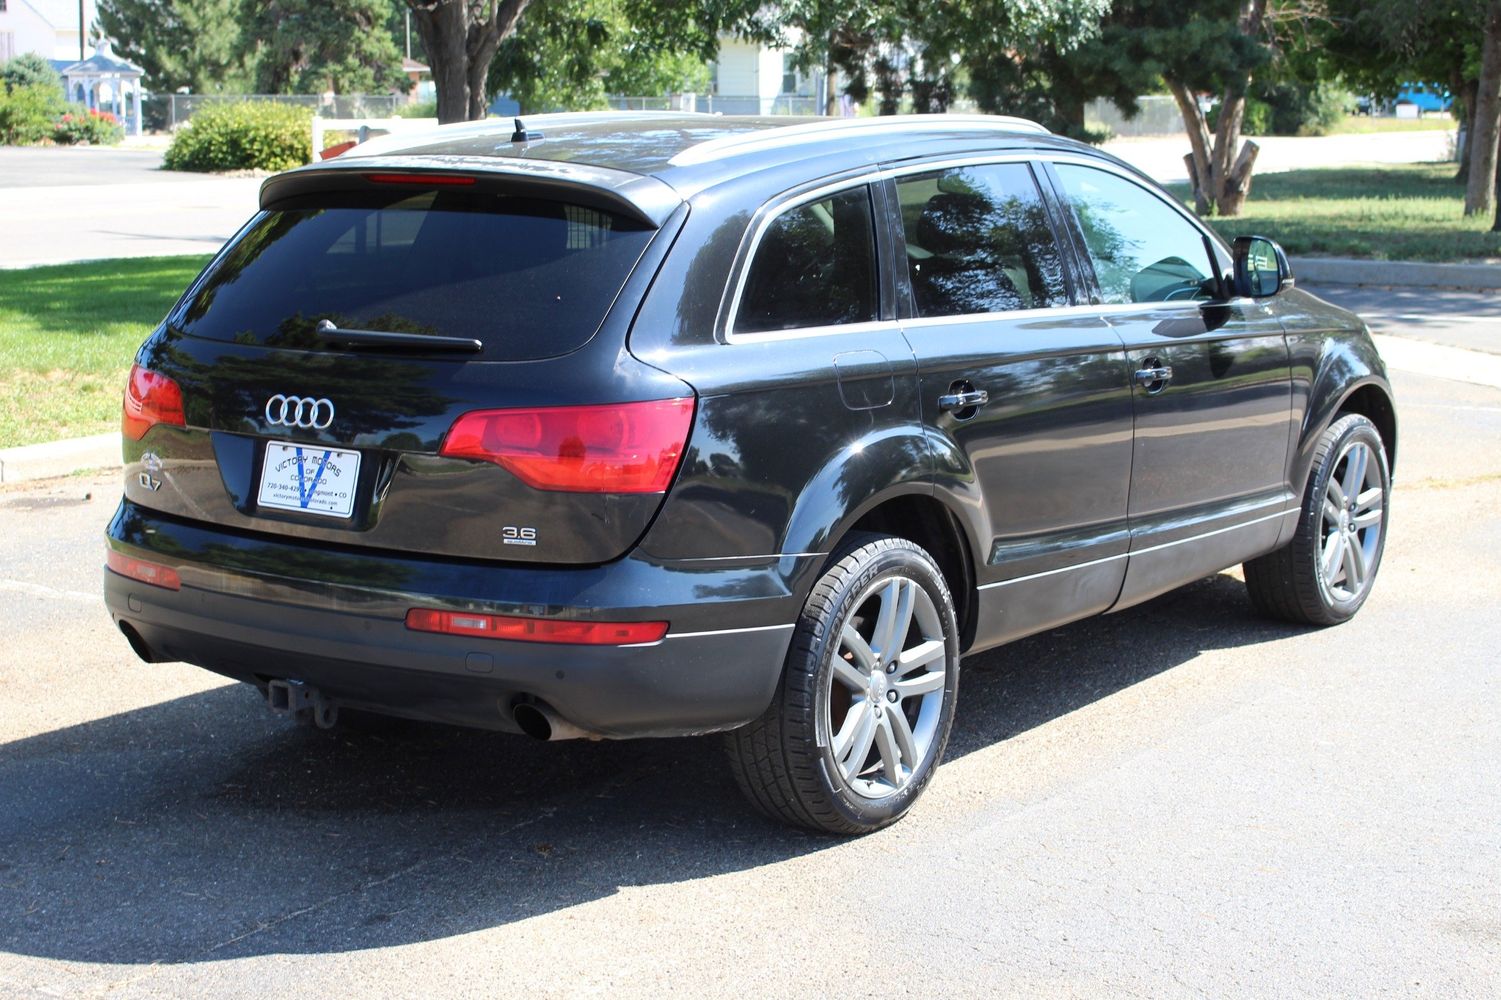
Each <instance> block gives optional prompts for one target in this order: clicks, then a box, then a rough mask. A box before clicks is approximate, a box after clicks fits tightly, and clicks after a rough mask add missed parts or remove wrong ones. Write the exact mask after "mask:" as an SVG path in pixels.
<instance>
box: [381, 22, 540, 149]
mask: <svg viewBox="0 0 1501 1000" xmlns="http://www.w3.org/2000/svg"><path fill="white" fill-rule="evenodd" d="M529 2H530V0H485V2H484V3H483V4H482V5H478V10H476V11H472V10H471V0H407V6H408V7H410V8H411V10H412V19H413V20H414V21H415V22H416V23H417V33H418V34H419V35H421V36H422V45H423V48H424V49H425V50H426V52H427V61H428V65H429V66H430V67H431V68H432V71H433V85H434V87H436V89H437V91H438V122H439V123H440V124H444V125H446V124H448V123H449V122H461V121H468V120H472V119H479V118H483V117H485V114H486V111H487V104H488V102H487V101H486V100H485V77H486V76H488V75H489V72H490V62H491V60H493V59H494V58H495V53H496V51H497V50H498V49H499V48H500V43H501V42H502V41H504V40H505V39H506V37H507V36H509V35H510V34H511V32H513V31H515V30H516V22H517V21H519V20H520V19H521V14H522V12H523V11H525V10H526V7H527V4H528V3H529ZM472 14H479V15H483V20H471V16H472Z"/></svg>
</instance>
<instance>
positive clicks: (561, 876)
mask: <svg viewBox="0 0 1501 1000" xmlns="http://www.w3.org/2000/svg"><path fill="white" fill-rule="evenodd" d="M1295 631H1296V630H1295V629H1292V628H1291V627H1289V626H1284V625H1277V624H1273V623H1268V622H1265V621H1262V620H1259V619H1257V618H1255V617H1254V616H1253V614H1252V612H1251V610H1250V607H1249V605H1248V603H1247V601H1246V599H1245V595H1244V590H1243V588H1242V587H1241V585H1240V583H1239V582H1238V581H1236V580H1234V579H1232V578H1230V577H1228V576H1223V575H1222V576H1217V577H1211V578H1209V579H1206V580H1203V581H1200V582H1198V583H1196V584H1193V585H1191V586H1189V587H1187V588H1184V589H1183V590H1181V591H1178V592H1176V593H1173V594H1170V595H1168V596H1166V597H1164V598H1159V599H1158V600H1156V601H1154V602H1151V603H1149V604H1146V605H1143V606H1142V607H1140V608H1136V609H1133V610H1130V611H1127V612H1124V613H1122V614H1119V615H1115V616H1110V617H1107V618H1099V619H1093V620H1090V621H1088V622H1084V623H1081V624H1078V625H1074V626H1070V627H1067V628H1063V629H1057V630H1054V631H1051V632H1049V633H1047V634H1045V635H1042V636H1038V637H1035V638H1033V639H1029V640H1025V641H1022V642H1019V643H1015V644H1012V645H1010V646H1008V647H1005V648H1004V649H1002V650H999V651H995V652H992V653H989V654H985V655H983V656H977V657H974V658H972V659H971V660H970V661H966V664H965V676H964V681H963V684H962V685H961V691H962V696H961V699H960V708H959V712H958V715H957V718H956V727H955V731H954V735H953V738H952V741H951V749H950V756H951V757H954V756H962V755H964V754H968V753H973V752H976V751H979V750H983V749H985V748H988V747H992V746H994V745H996V744H997V743H1000V742H1003V741H1005V740H1007V739H1008V738H1010V737H1011V736H1013V735H1016V734H1018V733H1021V732H1025V731H1027V730H1029V729H1032V728H1034V727H1036V726H1040V725H1043V724H1045V723H1047V722H1049V721H1051V720H1053V719H1057V718H1059V717H1061V716H1064V715H1067V714H1068V713H1069V712H1072V711H1074V710H1075V709H1078V708H1080V707H1082V706H1084V705H1088V704H1090V703H1091V702H1094V701H1096V700H1099V699H1101V698H1106V697H1109V696H1110V695H1112V694H1114V693H1115V692H1117V691H1120V690H1122V689H1124V688H1127V687H1130V686H1131V685H1133V684H1136V683H1138V682H1140V681H1142V680H1145V679H1147V678H1149V677H1151V676H1154V675H1155V674H1158V673H1161V672H1162V671H1164V670H1168V669H1171V668H1172V667H1174V666H1176V665H1178V664H1180V663H1183V662H1185V661H1186V660H1189V659H1192V658H1194V657H1196V656H1198V655H1199V654H1200V653H1201V652H1203V651H1204V650H1206V649H1214V648H1220V647H1224V646H1246V645H1254V644H1256V643H1260V642H1267V641H1271V640H1274V639H1279V638H1283V637H1285V636H1288V635H1290V634H1293V633H1294V632H1295ZM140 669H141V677H142V679H143V682H149V678H150V672H151V671H152V670H153V669H162V668H152V667H147V666H142V667H141V668H140ZM259 702H260V699H259V697H258V696H257V695H256V694H255V692H254V691H253V690H251V689H249V688H248V687H246V686H244V685H229V686H225V687H219V688H214V689H211V690H208V691H206V692H204V693H201V694H194V695H189V696H186V697H180V698H175V699H172V700H169V701H165V702H161V703H159V704H155V705H152V706H150V707H148V708H143V709H140V710H137V711H132V712H126V713H122V714H120V715H114V716H110V717H107V718H103V719H99V720H97V721H93V722H88V723H85V724H82V725H77V726H72V727H68V728H64V729H58V730H54V731H51V732H47V733H43V734H41V735H38V736H34V737H31V738H28V739H24V740H18V741H15V742H12V743H8V744H5V745H3V746H0V790H3V792H0V794H3V805H4V808H3V810H0V906H3V907H4V910H3V912H4V914H5V916H4V918H3V919H0V950H3V951H6V952H9V953H14V954H23V955H30V956H37V957H44V958H49V959H59V960H65V961H78V962H94V963H110V964H123V965H140V964H147V963H164V964H174V963H193V962H205V961H217V960H221V959H229V958H237V957H244V956H247V955H263V954H284V953H293V954H316V953H330V952H344V951H352V950H359V949H368V948H378V947H383V946H387V945H400V944H409V943H413V942H419V941H427V940H434V939H440V938H446V937H450V936H454V935H459V934H463V933H467V932H470V931H474V930H479V929H485V928H490V927H495V926H499V925H503V924H506V923H509V922H513V921H517V920H523V919H525V918H527V917H531V916H535V915H539V914H544V913H549V912H553V911H556V910H560V909H564V908H567V907H571V906H574V905H577V904H580V903H585V902H588V901H591V900H595V899H600V898H603V897H608V896H610V895H612V894H614V893H617V892H620V891H621V890H622V889H623V888H626V887H631V886H640V885H655V884H665V883H675V882H681V881H686V880H692V879H698V878H703V877H705V876H712V875H719V874H725V873H729V872H736V871H743V870H749V869H753V868H757V867H760V866H763V865H769V864H775V863H777V862H781V861H785V860H788V859H791V858H796V857H799V856H802V855H806V854H809V853H812V852H816V851H820V850H824V849H827V848H830V847H833V846H835V845H837V844H839V843H840V841H839V840H836V839H833V838H828V837H822V836H816V835H812V834H808V833H803V832H799V831H796V830H791V829H787V828H785V827H782V826H779V825H777V824H774V823H771V822H769V821H766V820H763V819H761V818H760V817H759V816H757V815H756V814H754V813H752V812H751V811H750V809H749V808H748V807H747V806H746V805H744V804H743V803H742V801H741V799H740V797H739V794H738V792H737V791H736V789H735V788H734V785H733V782H732V781H731V780H730V778H729V776H728V773H727V768H726V767H725V765H724V761H723V759H722V754H721V751H720V747H719V742H718V740H717V739H715V738H713V737H702V738H693V739H684V740H655V741H653V740H642V741H634V742H621V743H587V742H571V743H557V744H539V743H534V742H532V741H529V740H527V739H525V738H524V737H514V736H506V735H502V734H493V733H484V732H477V731H470V730H460V729H451V728H445V727H440V726H430V725H422V724H416V723H400V722H393V723H389V724H382V725H375V726H370V727H359V728H341V729H338V730H334V731H331V732H323V731H319V730H315V729H307V728H298V727H295V726H292V725H290V724H287V723H283V722H281V721H280V720H277V719H274V718H272V717H270V716H269V714H268V713H266V712H265V710H264V709H263V708H261V707H259ZM919 808H920V807H919Z"/></svg>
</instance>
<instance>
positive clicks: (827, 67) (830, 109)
mask: <svg viewBox="0 0 1501 1000" xmlns="http://www.w3.org/2000/svg"><path fill="white" fill-rule="evenodd" d="M836 71H837V67H836V66H835V65H834V33H833V32H830V33H829V57H828V58H827V59H825V60H824V61H823V113H824V114H826V115H829V116H830V117H832V116H834V115H836V114H838V113H839V87H838V86H837V85H836V83H835V82H834V73H835V72H836Z"/></svg>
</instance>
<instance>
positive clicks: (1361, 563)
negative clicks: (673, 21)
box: [105, 115, 1396, 833]
mask: <svg viewBox="0 0 1501 1000" xmlns="http://www.w3.org/2000/svg"><path fill="white" fill-rule="evenodd" d="M123 429H124V445H125V461H126V480H125V496H124V499H123V500H122V502H121V504H120V508H119V511H118V512H117V513H116V515H115V517H114V519H113V521H112V522H111V523H110V525H109V529H108V537H107V567H108V568H107V571H106V573H105V596H106V599H107V602H108V605H109V609H110V611H111V613H112V614H113V616H114V619H115V621H116V622H117V623H118V624H119V627H120V629H121V631H122V632H123V633H124V634H125V636H126V638H127V639H128V640H129V642H130V644H131V646H132V647H133V648H134V649H135V651H136V653H138V654H139V655H140V656H141V657H142V658H143V659H145V660H148V661H161V660H184V661H187V662H189V663H194V664H198V665H200V666H203V667H206V668H208V669H209V670H213V671H216V672H218V673H221V674H224V675H226V676H228V677H232V678H237V679H239V680H242V681H245V682H248V683H250V684H254V685H256V686H257V687H258V688H259V689H260V690H261V691H262V692H264V693H265V695H266V697H267V698H268V700H269V702H270V704H271V706H272V707H273V708H275V709H277V710H279V711H282V712H285V713H288V714H290V715H293V716H296V717H298V718H300V719H304V720H308V721H313V722H316V723H318V724H319V725H331V724H333V723H334V720H335V717H336V715H337V713H338V711H339V709H341V708H347V709H359V710H367V711H375V712H380V713H389V714H394V715H401V716H408V717H412V718H417V719H427V720H437V721H442V722H448V723H458V724H462V725H469V726H482V727H487V728H491V729H499V730H506V731H511V732H520V733H526V734H529V735H531V736H534V737H538V738H542V739H566V738H570V737H589V738H600V737H604V738H621V737H636V736H675V735H685V734H695V733H708V732H714V731H724V732H725V733H727V736H726V742H727V746H728V752H729V753H728V755H729V762H730V766H731V769H732V770H733V772H734V774H735V776H736V778H737V779H738V781H739V783H740V785H741V786H742V787H743V789H744V790H745V792H746V794H747V795H748V796H749V798H750V799H751V800H752V801H753V802H754V803H755V804H756V805H757V806H759V807H760V808H761V809H762V810H764V811H765V812H767V813H768V814H770V815H771V816H773V817H777V818H780V819H783V820H786V821H789V822H792V823H796V824H801V825H804V826H808V827H812V828H814V829H819V830H827V831H834V832H845V833H854V832H861V831H867V830H872V829H875V828H877V827H880V826H883V825H885V824H887V823H890V822H892V821H894V820H896V819H897V818H899V817H900V816H901V815H902V814H903V813H904V812H906V810H907V809H908V808H909V807H910V806H911V805H912V803H913V801H914V800H915V799H916V797H917V796H918V795H919V794H920V793H921V792H922V790H923V788H924V787H925V786H926V785H927V783H928V781H929V779H930V778H931V777H932V775H933V771H934V769H935V768H936V767H937V765H938V762H939V760H940V759H941V758H942V756H943V751H944V746H945V743H946V741H947V739H948V734H949V730H950V725H951V723H952V720H953V716H954V708H955V701H956V698H957V695H958V682H959V664H960V659H961V657H962V656H964V655H965V654H967V653H971V652H976V651H979V650H983V649H987V648H990V647H993V646H996V645H998V644H1000V643H1004V642H1007V641H1009V640H1012V639H1016V638H1018V637H1020V636H1025V635H1029V634H1032V633H1036V632H1039V631H1042V630H1046V629H1050V628H1053V627H1055V626H1057V625H1060V624H1062V623H1064V622H1068V621H1071V620H1074V619H1078V618H1082V617H1085V616H1088V615H1094V614H1098V613H1100V612H1105V611H1111V610H1117V609H1120V608H1124V607H1128V606H1130V605H1132V604H1136V603H1138V602H1140V601H1144V600H1147V599H1148V598H1151V597H1153V596H1154V595H1157V594H1161V593H1163V592H1165V591H1167V590H1169V589H1171V588H1173V587H1177V586H1179V585H1181V584H1183V583H1186V582H1188V581H1192V580H1195V579H1198V578H1200V577H1203V576H1205V575H1207V574H1211V573H1214V572H1216V571H1218V570H1221V569H1224V568H1225V567H1228V566H1232V565H1234V564H1236V563H1244V564H1245V578H1246V584H1247V587H1248V590H1249V591H1250V597H1251V600H1252V601H1253V602H1254V604H1255V605H1256V606H1257V607H1258V608H1260V609H1261V610H1263V611H1265V612H1267V613H1270V614H1273V615H1277V616H1281V617H1283V618H1287V619H1292V620H1294V621H1299V622H1308V623H1317V624H1332V623H1335V622H1339V621H1341V620H1343V619H1346V618H1348V617H1350V616H1351V615H1353V614H1354V613H1355V612H1356V610H1357V609H1358V608H1359V607H1360V606H1361V604H1362V603H1363V602H1364V600H1365V599H1366V596H1367V595H1368V594H1369V592H1370V588H1371V583H1372V580H1373V579H1374V577H1375V575H1376V570H1377V567H1378V565H1379V563H1380V560H1381V552H1382V543H1383V540H1384V535H1385V533H1384V527H1385V522H1384V517H1385V512H1386V510H1387V505H1388V504H1387V502H1388V496H1389V492H1390V488H1391V469H1392V463H1393V459H1394V453H1395V446H1396V422H1395V415H1394V410H1393V404H1392V396H1391V389H1390V387H1389V385H1388V383H1387V379H1386V376H1385V371H1384V368H1383V366H1382V362H1381V359H1380V358H1379V357H1378V356H1377V353H1376V351H1375V349H1374V347H1373V346H1372V343H1371V340H1370V337H1369V335H1368V333H1367V331H1366V329H1365V328H1364V326H1363V325H1362V324H1361V322H1360V321H1359V320H1358V319H1357V318H1356V317H1355V316H1353V315H1351V314H1349V313H1347V312H1344V311H1341V310H1339V309H1336V308H1334V307H1332V306H1330V305H1328V304H1326V303H1324V302H1322V301H1320V300H1318V299H1317V298H1314V297H1313V296H1311V295H1308V294H1306V293H1304V292H1302V291H1300V290H1298V289H1296V288H1295V287H1294V286H1293V280H1292V276H1291V274H1290V273H1289V271H1288V267H1287V261H1286V258H1285V257H1284V256H1283V255H1282V253H1281V251H1280V250H1279V249H1278V248H1277V247H1276V245H1275V244H1274V243H1272V242H1271V241H1270V240H1266V239H1263V238H1260V237H1244V238H1242V239H1240V240H1237V241H1235V243H1234V244H1233V246H1227V245H1225V244H1223V243H1222V242H1221V241H1220V240H1219V238H1218V237H1216V236H1215V235H1214V233H1213V232H1212V231H1210V230H1209V229H1207V228H1205V227H1204V226H1203V225H1201V224H1200V223H1199V221H1198V220H1197V219H1195V218H1194V217H1193V216H1192V215H1190V214H1188V213H1187V212H1185V211H1184V209H1183V208H1182V207H1181V205H1179V204H1178V203H1177V202H1175V201H1174V199H1172V198H1171V197H1169V196H1167V195H1166V194H1164V193H1163V192H1162V191H1161V190H1160V189H1159V188H1158V187H1157V186H1156V185H1154V184H1153V183H1152V182H1151V181H1149V180H1147V179H1146V178H1145V177H1143V176H1142V175H1140V174H1139V173H1138V172H1136V171H1135V170H1133V169H1131V168H1130V167H1128V166H1125V165H1124V164H1122V163H1121V162H1120V161H1118V160H1115V159H1113V158H1111V157H1110V156H1107V155H1105V154H1103V153H1101V152H1100V151H1098V150H1095V149H1092V148H1090V147H1088V146H1084V145H1080V144H1078V143H1075V142H1071V141H1068V140H1065V139H1062V138H1058V137H1055V136H1052V135H1050V134H1048V133H1047V132H1046V131H1045V130H1043V129H1042V128H1040V127H1038V126H1036V125H1034V124H1032V123H1030V122H1026V121H1022V120H1019V119H1008V118H987V117H958V116H954V117H947V116H925V117H898V118H882V119H866V120H855V121H834V120H823V119H786V118H734V117H715V116H692V115H560V116H554V117H549V118H544V119H533V120H528V121H526V122H525V123H522V122H517V123H515V125H514V127H512V126H510V125H507V126H506V127H500V126H499V125H498V124H497V123H495V122H480V123H473V124H466V125H459V126H453V127H448V128H442V129H439V130H437V131H435V132H429V133H425V134H421V135H411V136H409V137H387V138H384V139H378V140H375V141H373V142H370V143H367V144H366V145H364V146H360V147H357V148H356V149H355V150H354V151H353V152H351V153H349V154H346V155H345V156H342V157H340V158H338V159H336V160H331V161H328V162H324V163H320V164H317V165H314V166H311V167H306V168H303V169H299V170H293V171H291V172H289V173H285V174H280V175H278V176H275V177H272V178H270V179H269V180H267V181H266V182H265V184H264V185H263V187H262V189H261V210H260V212H259V213H258V214H257V215H256V216H255V217H254V218H253V219H252V220H251V221H250V222H249V223H248V224H247V225H246V226H245V228H244V229H243V230H241V231H240V233H239V234H238V235H236V236H235V237H234V238H233V239H232V240H230V241H229V243H228V244H227V245H226V246H225V247H224V248H223V249H222V250H221V251H220V252H219V254H218V255H217V256H216V257H215V258H214V260H213V262H212V263H210V264H209V265H208V267H207V268H205V269H204V271H203V273H202V274H201V275H200V276H199V277H198V278H197V280H195V281H194V283H193V285H192V286H191V287H190V288H189V289H188V290H187V292H186V293H185V294H184V295H183V296H182V299H181V300H180V301H179V302H178V303H177V305H176V306H175V307H174V308H173V309H172V311H171V313H170V314H169V315H168V316H167V317H166V319H165V320H164V321H163V322H162V324H161V326H160V327H159V328H158V329H157V330H156V331H155V332H154V333H153V334H152V335H151V336H150V338H149V339H148V340H147V341H146V343H145V344H144V345H143V346H142V348H141V350H140V353H139V354H138V355H137V357H136V363H135V366H134V368H133V370H132V372H131V375H130V380H129V385H128V387H127V390H126V393H125V404H124V420H123Z"/></svg>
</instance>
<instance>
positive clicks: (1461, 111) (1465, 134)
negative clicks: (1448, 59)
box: [1450, 69, 1480, 184]
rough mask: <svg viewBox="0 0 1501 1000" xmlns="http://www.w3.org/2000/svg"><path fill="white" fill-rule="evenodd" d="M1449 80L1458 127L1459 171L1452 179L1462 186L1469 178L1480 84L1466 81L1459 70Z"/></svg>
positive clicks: (1456, 135)
mask: <svg viewBox="0 0 1501 1000" xmlns="http://www.w3.org/2000/svg"><path fill="white" fill-rule="evenodd" d="M1450 80H1451V83H1452V86H1451V88H1450V89H1451V91H1452V93H1453V94H1454V105H1455V110H1456V111H1457V112H1458V114H1457V115H1456V116H1455V117H1456V119H1457V121H1458V125H1457V127H1456V130H1455V133H1454V159H1455V160H1457V161H1458V162H1459V169H1458V170H1456V171H1455V172H1454V179H1455V180H1456V181H1458V182H1459V183H1461V184H1463V183H1465V182H1466V181H1467V180H1468V179H1469V177H1470V139H1471V138H1473V137H1474V135H1475V97H1476V95H1477V93H1478V92H1479V89H1480V83H1479V81H1478V80H1475V79H1473V78H1470V79H1466V78H1465V75H1464V71H1463V70H1461V69H1456V70H1454V72H1453V73H1451V74H1450Z"/></svg>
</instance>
